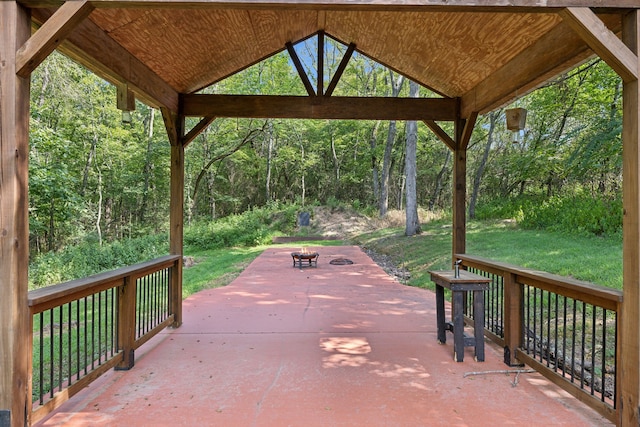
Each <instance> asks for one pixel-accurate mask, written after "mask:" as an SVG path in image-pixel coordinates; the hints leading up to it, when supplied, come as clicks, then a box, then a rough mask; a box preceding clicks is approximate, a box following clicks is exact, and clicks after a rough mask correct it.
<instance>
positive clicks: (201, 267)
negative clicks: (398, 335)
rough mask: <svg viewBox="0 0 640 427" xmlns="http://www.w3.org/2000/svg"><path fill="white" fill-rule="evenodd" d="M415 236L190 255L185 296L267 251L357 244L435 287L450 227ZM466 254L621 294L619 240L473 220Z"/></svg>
mask: <svg viewBox="0 0 640 427" xmlns="http://www.w3.org/2000/svg"><path fill="white" fill-rule="evenodd" d="M422 228H423V232H422V234H420V235H418V236H413V237H406V236H404V229H403V228H386V229H381V230H377V231H375V232H373V233H366V234H362V235H359V236H357V237H355V238H354V239H352V241H351V242H343V241H341V240H328V241H327V240H325V241H310V242H295V243H288V244H282V245H268V246H257V247H252V248H229V249H216V250H208V251H202V250H190V249H189V248H186V250H185V255H186V256H193V257H194V258H195V261H196V264H195V265H194V266H193V267H189V268H186V269H184V280H183V283H184V284H183V286H184V289H183V297H185V298H186V297H187V296H189V295H191V294H193V293H195V292H198V291H200V290H203V289H209V288H216V287H220V286H225V285H227V284H229V283H230V282H231V281H233V279H235V278H236V277H237V276H238V275H239V274H240V272H242V270H244V268H246V267H247V266H248V265H249V264H250V263H251V261H253V260H254V259H255V258H256V257H257V256H258V255H260V253H262V252H263V251H264V250H265V249H267V248H269V247H277V246H281V247H291V246H295V247H299V246H333V245H342V244H357V245H361V246H364V247H368V248H370V249H373V250H375V251H376V252H379V253H384V254H387V255H390V256H391V257H392V258H393V259H394V261H395V262H396V264H397V265H398V266H403V267H406V268H407V269H408V270H409V271H410V272H411V279H410V280H409V282H408V284H409V285H411V286H417V287H424V288H430V289H432V288H433V284H432V282H431V280H430V278H429V274H428V273H427V272H428V270H437V269H445V268H450V266H451V264H450V263H451V224H450V223H449V222H446V221H434V222H430V223H427V224H423V226H422ZM467 253H468V254H470V255H477V256H481V257H484V258H489V259H492V260H496V261H502V262H508V263H511V264H515V265H518V266H522V267H527V268H535V269H538V270H543V271H547V272H550V273H556V274H560V275H562V276H570V277H574V278H576V279H580V280H585V281H588V282H591V283H595V284H598V285H603V286H608V287H612V288H616V289H622V241H621V239H620V238H614V237H611V238H602V237H595V236H593V237H591V236H576V235H570V234H563V233H557V232H548V231H540V230H522V229H520V228H518V227H517V226H516V225H515V224H513V223H510V222H482V221H471V222H469V223H468V225H467Z"/></svg>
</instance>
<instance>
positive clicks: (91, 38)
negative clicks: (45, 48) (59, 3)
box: [32, 9, 178, 111]
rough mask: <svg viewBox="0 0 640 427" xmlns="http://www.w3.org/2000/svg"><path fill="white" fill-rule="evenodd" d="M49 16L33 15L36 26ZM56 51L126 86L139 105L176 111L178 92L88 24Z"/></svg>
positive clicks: (47, 13)
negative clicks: (140, 103)
mask: <svg viewBox="0 0 640 427" xmlns="http://www.w3.org/2000/svg"><path fill="white" fill-rule="evenodd" d="M51 15H52V12H51V11H50V10H46V9H34V10H33V11H32V17H33V19H34V21H35V22H36V23H39V24H43V23H44V22H45V21H46V20H47V19H48V18H49V17H50V16H51ZM59 50H60V51H61V52H62V53H64V54H65V55H67V56H69V57H70V58H71V59H73V60H75V61H77V62H79V63H80V64H82V65H83V66H85V67H87V68H88V69H89V70H91V71H92V72H94V73H96V74H97V75H98V76H100V77H102V78H104V79H105V80H107V81H109V82H111V83H113V84H115V85H117V84H121V83H127V84H128V85H129V87H130V88H131V89H132V90H133V91H134V92H135V94H136V95H137V97H138V98H139V99H140V100H141V101H143V102H145V103H147V104H149V105H151V106H154V107H165V108H168V109H169V110H171V111H178V92H176V91H175V90H174V89H173V88H172V87H171V86H169V85H168V84H167V83H165V82H164V80H162V79H161V78H160V77H159V76H158V75H157V74H155V73H154V72H153V71H151V70H150V69H149V68H148V67H147V66H146V65H145V64H143V63H142V62H141V61H140V60H139V59H137V58H135V57H134V56H132V55H131V54H130V53H129V52H128V51H127V50H126V49H124V48H123V47H122V46H120V45H119V44H118V43H116V42H115V41H114V40H113V39H111V38H110V37H109V36H108V35H107V34H106V33H105V32H104V31H103V30H102V29H101V28H100V27H98V26H97V25H96V24H94V23H93V22H91V21H90V20H88V19H85V20H84V21H82V22H81V23H80V24H78V25H76V27H75V28H74V29H73V31H71V33H69V34H68V35H67V38H66V39H65V40H64V41H63V42H62V43H61V44H60V46H59Z"/></svg>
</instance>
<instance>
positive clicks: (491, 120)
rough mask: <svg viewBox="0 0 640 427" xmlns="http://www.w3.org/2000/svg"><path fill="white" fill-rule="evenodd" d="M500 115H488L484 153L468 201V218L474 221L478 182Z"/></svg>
mask: <svg viewBox="0 0 640 427" xmlns="http://www.w3.org/2000/svg"><path fill="white" fill-rule="evenodd" d="M500 114H502V111H501V110H497V111H493V112H491V113H490V114H489V132H488V133H487V144H486V145H485V147H484V153H483V154H482V160H480V165H478V169H477V170H476V174H475V176H474V177H473V189H472V191H471V200H469V218H470V219H474V218H475V217H476V202H477V201H478V192H479V190H480V181H481V180H482V175H483V174H484V168H485V166H486V165H487V159H489V152H490V151H491V145H492V144H493V133H494V131H495V129H496V122H497V121H498V116H499V115H500Z"/></svg>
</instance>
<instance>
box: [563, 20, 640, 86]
mask: <svg viewBox="0 0 640 427" xmlns="http://www.w3.org/2000/svg"><path fill="white" fill-rule="evenodd" d="M562 17H563V18H564V20H565V21H566V22H567V24H569V26H570V27H571V28H573V29H574V30H575V31H576V33H578V34H579V35H580V37H582V38H583V39H584V40H585V41H586V42H587V43H588V44H589V46H590V47H591V49H592V50H593V51H594V52H595V53H597V54H598V56H600V58H602V59H603V60H604V61H605V62H606V63H607V64H609V66H610V67H611V68H613V70H614V71H615V72H616V73H618V74H619V75H620V77H622V79H623V80H624V81H627V82H629V81H634V80H638V56H637V55H636V54H634V53H633V52H631V50H630V49H629V48H628V47H627V46H625V44H624V43H623V42H622V41H621V40H620V39H619V38H618V37H616V35H615V34H614V33H613V32H611V31H610V30H609V29H608V28H607V27H606V26H605V25H604V23H603V22H602V21H601V20H600V18H598V16H597V15H596V14H595V13H593V12H592V11H591V9H589V8H576V7H570V8H567V9H565V10H564V11H563V12H562Z"/></svg>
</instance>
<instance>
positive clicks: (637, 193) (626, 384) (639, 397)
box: [617, 10, 640, 426]
mask: <svg viewBox="0 0 640 427" xmlns="http://www.w3.org/2000/svg"><path fill="white" fill-rule="evenodd" d="M622 40H623V41H624V43H625V45H626V46H627V47H628V48H629V49H630V50H631V51H632V52H633V53H634V54H636V55H638V54H639V53H640V13H639V12H638V11H637V10H636V11H634V12H630V13H629V14H627V15H626V16H625V18H624V21H623V30H622ZM622 97H623V98H622V99H623V103H622V104H623V105H622V154H623V156H622V173H623V182H622V201H623V208H624V215H623V217H622V255H623V259H624V262H623V263H622V290H623V293H624V301H623V302H622V316H621V320H620V328H619V330H618V334H619V335H618V336H619V341H618V346H619V347H618V367H619V369H620V374H619V376H618V378H620V384H619V387H620V388H619V391H620V393H618V398H619V400H618V405H617V407H618V408H620V409H621V414H620V419H619V420H618V424H619V425H623V426H631V425H633V426H637V425H638V422H639V421H640V415H639V414H638V407H639V406H640V327H639V326H640V150H639V147H640V131H639V126H640V125H639V123H640V87H639V85H638V80H635V81H631V82H624V84H623V92H622Z"/></svg>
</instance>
